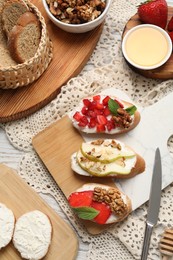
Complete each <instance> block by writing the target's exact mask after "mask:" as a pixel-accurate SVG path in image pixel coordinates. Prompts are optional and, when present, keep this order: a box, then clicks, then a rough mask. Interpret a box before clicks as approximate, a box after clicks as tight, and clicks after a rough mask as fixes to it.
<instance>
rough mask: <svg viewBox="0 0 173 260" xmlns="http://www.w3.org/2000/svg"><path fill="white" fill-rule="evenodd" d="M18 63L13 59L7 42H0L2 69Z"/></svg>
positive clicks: (0, 67)
mask: <svg viewBox="0 0 173 260" xmlns="http://www.w3.org/2000/svg"><path fill="white" fill-rule="evenodd" d="M15 65H17V63H16V62H15V61H14V60H13V59H12V57H11V55H10V52H9V50H8V48H7V46H6V45H5V44H0V69H4V68H7V67H11V66H15Z"/></svg>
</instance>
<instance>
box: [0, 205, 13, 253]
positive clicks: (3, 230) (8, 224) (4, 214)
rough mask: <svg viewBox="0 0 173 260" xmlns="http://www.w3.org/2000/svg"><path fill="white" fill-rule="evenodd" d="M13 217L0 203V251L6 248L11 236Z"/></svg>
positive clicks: (9, 210) (10, 211)
mask: <svg viewBox="0 0 173 260" xmlns="http://www.w3.org/2000/svg"><path fill="white" fill-rule="evenodd" d="M14 224H15V217H14V214H13V212H12V210H11V209H9V208H7V206H6V205H5V204H3V203H0V249H1V248H3V247H5V246H7V245H8V244H9V243H10V241H11V239H12V236H13V231H14Z"/></svg>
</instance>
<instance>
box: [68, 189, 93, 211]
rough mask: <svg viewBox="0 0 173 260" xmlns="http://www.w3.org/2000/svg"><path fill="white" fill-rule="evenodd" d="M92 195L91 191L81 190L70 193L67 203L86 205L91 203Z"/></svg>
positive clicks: (73, 205) (76, 205)
mask: <svg viewBox="0 0 173 260" xmlns="http://www.w3.org/2000/svg"><path fill="white" fill-rule="evenodd" d="M92 197H93V191H90V190H89V191H81V192H74V193H72V194H71V195H70V196H69V198H68V201H69V204H70V206H71V207H85V206H86V207H87V206H90V205H91V202H92Z"/></svg>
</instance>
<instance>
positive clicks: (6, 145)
mask: <svg viewBox="0 0 173 260" xmlns="http://www.w3.org/2000/svg"><path fill="white" fill-rule="evenodd" d="M167 2H168V5H169V6H173V0H168V1H167ZM21 156H22V152H21V151H19V150H17V149H15V148H14V147H13V146H12V145H11V144H10V142H9V141H8V139H7V137H6V135H5V132H4V130H3V129H2V128H0V163H4V164H5V165H7V166H9V167H11V168H13V169H17V165H18V163H19V161H20V158H21ZM40 195H41V197H42V198H43V199H44V200H45V201H46V202H47V203H48V204H49V205H50V206H51V207H52V208H53V209H54V210H55V211H56V212H57V213H58V214H59V216H61V217H62V218H63V219H64V220H65V221H67V219H66V216H65V215H64V214H63V212H62V211H61V209H60V208H59V206H58V204H57V203H56V201H55V200H54V199H53V198H52V197H49V196H48V195H44V194H40ZM67 222H68V221H67ZM87 251H88V245H87V244H84V243H82V242H81V241H79V251H78V255H77V258H76V259H77V260H86V258H87Z"/></svg>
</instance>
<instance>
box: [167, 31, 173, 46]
mask: <svg viewBox="0 0 173 260" xmlns="http://www.w3.org/2000/svg"><path fill="white" fill-rule="evenodd" d="M168 34H169V36H170V38H171V41H172V43H173V31H172V32H168Z"/></svg>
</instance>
